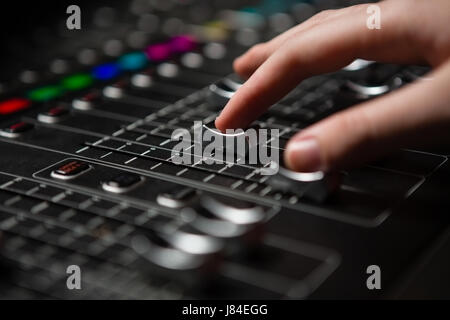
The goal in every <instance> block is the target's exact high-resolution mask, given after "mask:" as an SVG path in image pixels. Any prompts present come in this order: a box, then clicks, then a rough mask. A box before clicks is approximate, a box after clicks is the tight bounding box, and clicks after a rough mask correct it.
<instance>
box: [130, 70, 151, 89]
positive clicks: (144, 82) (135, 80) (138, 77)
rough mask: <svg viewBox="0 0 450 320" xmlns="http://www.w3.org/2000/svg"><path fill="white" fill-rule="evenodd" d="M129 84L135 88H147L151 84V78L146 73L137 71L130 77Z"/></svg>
mask: <svg viewBox="0 0 450 320" xmlns="http://www.w3.org/2000/svg"><path fill="white" fill-rule="evenodd" d="M131 84H132V85H133V86H135V87H137V88H149V87H151V86H152V84H153V79H152V77H151V76H150V75H148V74H143V73H138V74H135V75H133V76H132V77H131Z"/></svg>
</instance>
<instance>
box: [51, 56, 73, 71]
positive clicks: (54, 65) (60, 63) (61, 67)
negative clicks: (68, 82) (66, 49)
mask: <svg viewBox="0 0 450 320" xmlns="http://www.w3.org/2000/svg"><path fill="white" fill-rule="evenodd" d="M50 71H51V72H53V73H54V74H64V73H66V72H67V71H69V63H68V62H67V61H66V60H63V59H55V60H53V61H52V62H51V63H50Z"/></svg>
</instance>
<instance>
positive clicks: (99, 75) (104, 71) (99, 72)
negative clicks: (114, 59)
mask: <svg viewBox="0 0 450 320" xmlns="http://www.w3.org/2000/svg"><path fill="white" fill-rule="evenodd" d="M119 73H120V70H119V67H118V66H117V64H115V63H105V64H101V65H99V66H97V67H95V68H94V69H93V70H92V76H93V77H94V78H96V79H98V80H109V79H112V78H114V77H116V76H118V75H119Z"/></svg>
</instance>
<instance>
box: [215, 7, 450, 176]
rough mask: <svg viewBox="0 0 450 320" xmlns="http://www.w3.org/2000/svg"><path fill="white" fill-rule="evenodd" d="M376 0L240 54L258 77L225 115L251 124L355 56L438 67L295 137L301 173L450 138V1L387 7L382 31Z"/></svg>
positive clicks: (232, 123)
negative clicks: (371, 8) (376, 22)
mask: <svg viewBox="0 0 450 320" xmlns="http://www.w3.org/2000/svg"><path fill="white" fill-rule="evenodd" d="M368 5H369V4H363V5H357V6H353V7H348V8H345V9H340V10H327V11H323V12H321V13H319V14H317V15H315V16H314V17H312V18H311V19H309V20H307V21H306V22H304V23H302V24H300V25H298V26H296V27H294V28H292V29H290V30H288V31H287V32H285V33H284V34H281V35H279V36H278V37H276V38H274V39H272V40H271V41H269V42H266V43H263V44H258V45H256V46H254V47H253V48H251V49H250V50H249V51H248V52H246V53H245V54H244V55H243V56H241V57H239V58H238V59H236V61H235V62H234V68H235V70H236V72H237V73H238V74H240V75H241V76H243V77H249V78H248V80H247V81H246V82H245V84H244V85H243V86H242V87H241V88H240V89H239V90H238V91H237V92H236V93H235V95H234V96H233V98H232V99H231V100H230V101H229V102H228V104H227V105H226V106H225V108H224V110H223V111H222V113H221V114H220V116H219V117H218V118H217V119H216V122H215V124H216V127H217V128H218V129H219V130H221V131H225V130H226V129H235V128H245V127H246V126H247V125H248V124H250V123H251V122H252V121H253V120H255V119H256V118H257V117H258V116H260V115H261V114H262V113H263V112H264V111H265V110H267V109H268V108H269V107H270V106H271V105H272V104H273V103H275V102H277V101H278V100H279V99H281V98H282V97H283V96H284V95H286V94H287V93H288V92H289V91H290V90H292V89H293V88H294V87H295V86H296V85H298V83H299V82H301V81H302V80H303V79H305V78H307V77H310V76H313V75H317V74H320V73H326V72H331V71H336V70H339V69H341V68H343V67H344V66H346V65H348V64H349V63H350V62H352V61H353V60H354V59H356V58H362V59H367V60H376V61H381V62H392V63H414V64H423V63H426V64H429V65H431V66H432V67H433V72H432V73H431V74H430V75H429V77H432V80H428V81H427V80H419V81H416V82H414V83H412V84H410V85H407V86H405V87H403V88H401V89H399V90H396V91H395V92H392V93H390V94H387V95H385V96H383V97H380V98H377V99H374V100H371V101H369V102H366V103H362V104H360V105H357V106H354V107H352V108H349V109H347V110H344V111H341V112H338V113H336V114H334V115H332V116H330V117H328V118H326V119H324V120H322V121H320V122H318V123H316V124H314V125H312V126H310V127H308V128H306V129H305V130H302V131H301V132H299V133H298V134H297V135H295V136H294V137H292V138H291V140H290V141H289V143H288V145H287V147H286V151H285V154H284V157H285V162H286V164H287V165H288V166H289V167H290V168H291V169H293V170H297V171H316V170H326V171H328V170H336V169H340V168H345V167H349V166H352V165H356V164H360V163H362V162H365V161H368V160H371V159H374V158H375V157H378V156H380V155H382V154H385V153H387V152H389V151H390V150H393V149H395V148H399V147H406V146H409V145H411V144H412V143H414V144H417V143H425V144H426V143H430V142H434V141H436V140H442V139H443V137H450V90H449V84H450V59H449V58H450V28H449V25H448V23H449V21H450V1H448V0H390V1H383V2H380V3H378V5H379V6H380V9H381V29H379V30H377V29H373V30H371V29H369V28H367V27H366V20H367V18H368V17H369V15H368V14H367V12H366V9H367V6H368Z"/></svg>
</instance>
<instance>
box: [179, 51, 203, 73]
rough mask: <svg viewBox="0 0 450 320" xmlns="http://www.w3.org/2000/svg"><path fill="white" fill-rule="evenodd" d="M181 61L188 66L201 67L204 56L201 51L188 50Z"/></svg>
mask: <svg viewBox="0 0 450 320" xmlns="http://www.w3.org/2000/svg"><path fill="white" fill-rule="evenodd" d="M181 63H182V64H183V65H184V66H185V67H188V68H192V69H196V68H200V67H201V66H202V64H203V57H202V55H201V54H199V53H196V52H188V53H185V54H184V55H183V56H182V57H181Z"/></svg>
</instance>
